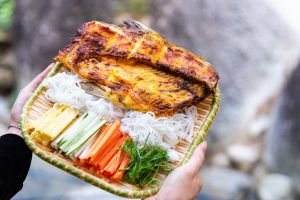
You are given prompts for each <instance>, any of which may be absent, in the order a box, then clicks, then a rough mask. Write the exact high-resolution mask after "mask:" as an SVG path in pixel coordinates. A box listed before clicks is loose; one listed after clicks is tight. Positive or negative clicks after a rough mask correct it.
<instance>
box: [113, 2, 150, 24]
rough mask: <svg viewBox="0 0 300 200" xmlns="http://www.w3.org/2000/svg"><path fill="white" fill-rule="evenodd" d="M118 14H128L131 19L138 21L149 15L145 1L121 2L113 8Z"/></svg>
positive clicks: (147, 4)
mask: <svg viewBox="0 0 300 200" xmlns="http://www.w3.org/2000/svg"><path fill="white" fill-rule="evenodd" d="M115 8H116V11H117V12H119V13H129V14H130V15H131V16H132V17H133V18H135V19H140V18H141V17H143V16H145V15H147V14H148V13H149V3H148V1H147V0H123V1H119V3H117V5H116V6H115Z"/></svg>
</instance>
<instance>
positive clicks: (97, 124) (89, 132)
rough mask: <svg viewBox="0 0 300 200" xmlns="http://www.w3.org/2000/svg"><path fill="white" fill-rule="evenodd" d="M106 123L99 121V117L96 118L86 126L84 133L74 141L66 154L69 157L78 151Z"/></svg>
mask: <svg viewBox="0 0 300 200" xmlns="http://www.w3.org/2000/svg"><path fill="white" fill-rule="evenodd" d="M105 123H106V121H105V120H101V119H100V118H99V117H96V120H95V121H93V122H92V123H91V125H90V126H88V127H87V128H86V129H85V130H84V133H82V134H81V135H79V136H78V137H77V138H76V139H77V140H76V142H75V143H73V144H72V146H70V148H69V150H68V152H66V154H67V155H68V156H69V155H71V154H74V153H76V152H77V151H78V150H80V149H81V147H82V146H83V145H84V144H85V143H87V142H88V141H89V139H91V138H92V137H93V136H94V135H95V134H96V133H97V132H98V131H99V130H100V128H101V127H102V126H103V125H104V124H105Z"/></svg>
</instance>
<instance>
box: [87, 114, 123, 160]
mask: <svg viewBox="0 0 300 200" xmlns="http://www.w3.org/2000/svg"><path fill="white" fill-rule="evenodd" d="M119 127H120V121H118V120H116V121H114V123H113V124H112V125H111V127H110V129H109V130H108V131H107V133H106V134H105V136H104V137H103V139H102V140H101V141H100V143H99V144H98V145H97V148H95V151H94V152H96V153H95V154H92V155H91V156H92V157H91V161H92V162H93V161H95V160H97V158H98V157H100V156H101V154H102V153H103V151H104V150H105V149H106V147H107V146H108V145H109V144H110V143H112V142H113V141H115V140H116V139H118V137H120V136H121V132H120V131H116V130H119Z"/></svg>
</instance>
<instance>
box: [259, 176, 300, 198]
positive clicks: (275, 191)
mask: <svg viewBox="0 0 300 200" xmlns="http://www.w3.org/2000/svg"><path fill="white" fill-rule="evenodd" d="M258 196H259V198H260V200H283V199H284V200H296V199H295V193H294V191H293V184H292V180H291V178H289V177H288V176H284V175H281V174H269V175H267V176H265V177H264V178H263V180H262V181H261V182H260V183H259V186H258Z"/></svg>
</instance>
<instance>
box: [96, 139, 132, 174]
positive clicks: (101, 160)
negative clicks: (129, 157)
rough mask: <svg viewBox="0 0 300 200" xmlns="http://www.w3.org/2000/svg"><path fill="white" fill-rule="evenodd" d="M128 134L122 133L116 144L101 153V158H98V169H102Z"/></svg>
mask: <svg viewBox="0 0 300 200" xmlns="http://www.w3.org/2000/svg"><path fill="white" fill-rule="evenodd" d="M127 137H128V136H127V135H123V136H122V138H121V139H119V141H118V142H117V143H116V145H115V146H114V147H113V148H112V149H111V150H110V151H109V152H108V153H107V154H103V155H104V156H102V159H100V162H99V163H98V165H99V167H100V170H103V169H104V168H105V167H106V165H107V164H108V163H109V162H110V160H111V158H112V157H113V156H114V155H115V154H116V153H117V151H118V149H119V148H120V147H121V146H122V145H123V143H124V141H125V140H126V138H127Z"/></svg>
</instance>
